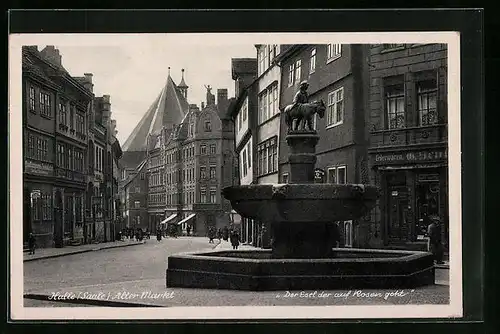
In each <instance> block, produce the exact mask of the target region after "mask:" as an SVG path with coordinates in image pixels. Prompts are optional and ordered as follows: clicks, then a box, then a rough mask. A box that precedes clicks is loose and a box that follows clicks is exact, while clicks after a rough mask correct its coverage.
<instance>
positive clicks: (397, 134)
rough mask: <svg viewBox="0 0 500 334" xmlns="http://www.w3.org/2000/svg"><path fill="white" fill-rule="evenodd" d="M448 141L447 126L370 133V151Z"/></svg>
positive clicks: (437, 125)
mask: <svg viewBox="0 0 500 334" xmlns="http://www.w3.org/2000/svg"><path fill="white" fill-rule="evenodd" d="M447 141H448V127H447V124H436V125H428V126H422V127H412V128H402V129H387V130H379V131H373V132H371V133H370V149H379V148H386V147H387V148H390V147H397V146H415V145H432V144H443V143H447Z"/></svg>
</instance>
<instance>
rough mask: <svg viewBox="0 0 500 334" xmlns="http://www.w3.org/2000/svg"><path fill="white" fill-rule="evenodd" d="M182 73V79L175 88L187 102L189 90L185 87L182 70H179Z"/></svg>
mask: <svg viewBox="0 0 500 334" xmlns="http://www.w3.org/2000/svg"><path fill="white" fill-rule="evenodd" d="M181 72H182V79H181V82H180V83H179V85H178V86H177V88H179V90H180V91H181V93H182V95H183V96H184V98H185V99H186V100H187V89H188V88H189V86H188V85H186V82H185V81H184V69H182V70H181Z"/></svg>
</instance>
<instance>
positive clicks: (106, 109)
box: [85, 74, 111, 126]
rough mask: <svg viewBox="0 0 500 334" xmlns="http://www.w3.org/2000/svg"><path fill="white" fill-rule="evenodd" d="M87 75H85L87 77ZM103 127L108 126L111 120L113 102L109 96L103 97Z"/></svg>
mask: <svg viewBox="0 0 500 334" xmlns="http://www.w3.org/2000/svg"><path fill="white" fill-rule="evenodd" d="M86 76H87V74H85V77H86ZM101 101H102V125H104V126H108V124H109V119H110V118H111V102H110V96H109V95H103V96H102V100H101Z"/></svg>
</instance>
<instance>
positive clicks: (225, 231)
mask: <svg viewBox="0 0 500 334" xmlns="http://www.w3.org/2000/svg"><path fill="white" fill-rule="evenodd" d="M207 235H208V243H210V244H213V243H214V239H218V240H219V241H221V240H224V241H231V245H232V246H233V249H238V247H239V245H240V241H241V239H240V235H239V233H238V231H237V230H230V229H229V227H227V226H224V227H223V228H219V229H218V230H216V229H215V227H214V226H210V227H209V228H208V233H207Z"/></svg>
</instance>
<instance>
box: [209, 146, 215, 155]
mask: <svg viewBox="0 0 500 334" xmlns="http://www.w3.org/2000/svg"><path fill="white" fill-rule="evenodd" d="M215 152H216V146H215V144H210V154H215Z"/></svg>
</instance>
